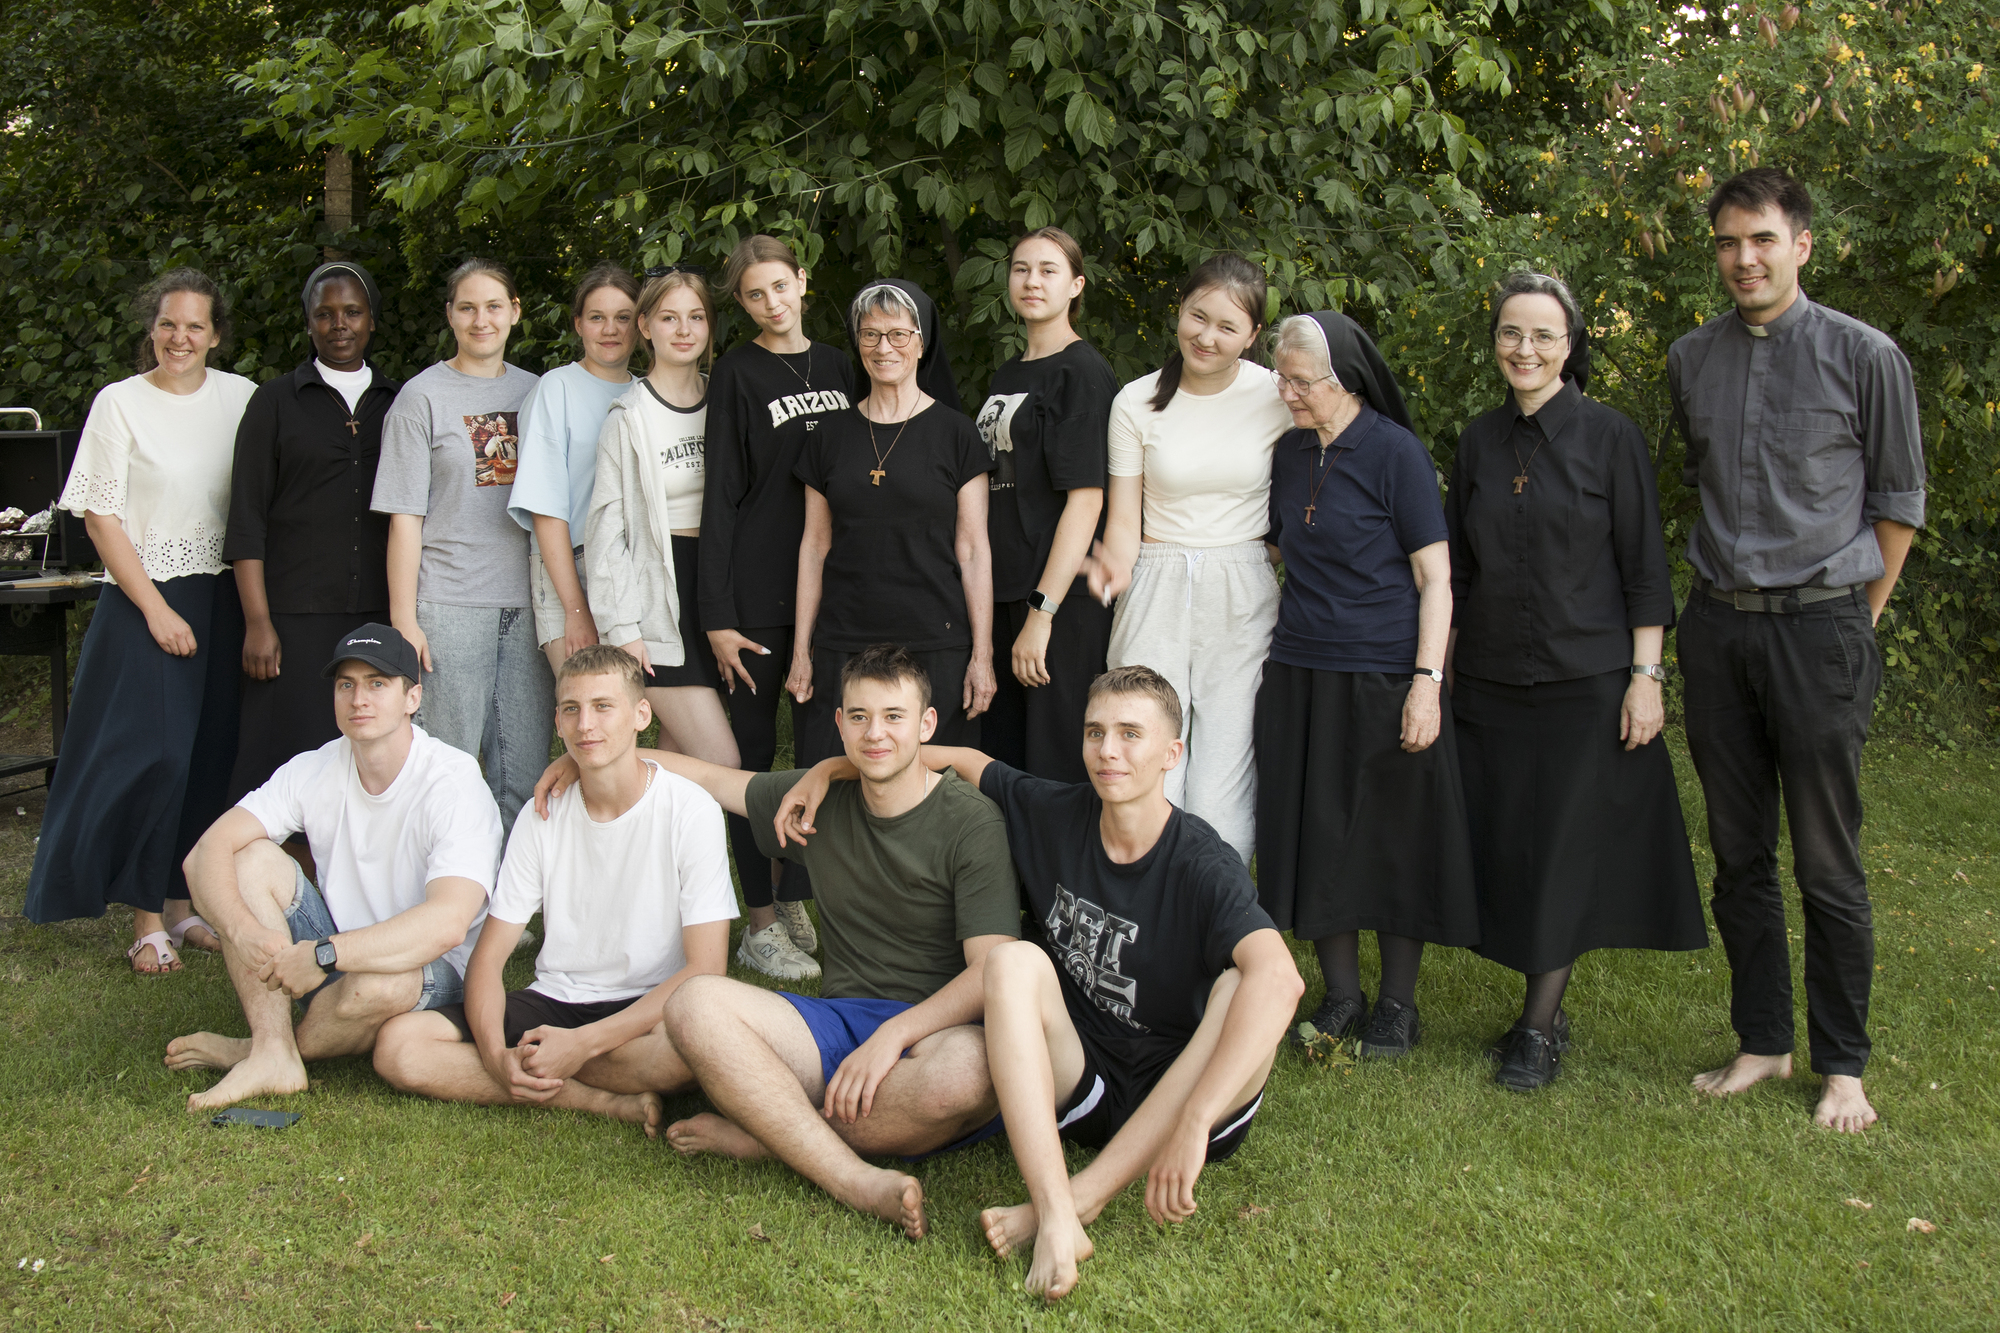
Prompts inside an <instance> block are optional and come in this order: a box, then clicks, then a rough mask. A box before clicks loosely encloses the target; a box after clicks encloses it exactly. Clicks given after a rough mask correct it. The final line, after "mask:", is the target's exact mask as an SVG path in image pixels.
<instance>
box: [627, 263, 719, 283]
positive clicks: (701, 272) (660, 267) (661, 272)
mask: <svg viewBox="0 0 2000 1333" xmlns="http://www.w3.org/2000/svg"><path fill="white" fill-rule="evenodd" d="M669 273H685V274H687V275H689V276H690V277H695V278H702V279H706V278H707V277H708V270H707V269H705V268H703V267H702V266H701V265H699V264H656V265H654V266H653V267H652V268H649V269H647V270H646V271H645V272H644V273H642V274H640V275H639V276H640V277H642V278H664V277H666V276H667V274H669Z"/></svg>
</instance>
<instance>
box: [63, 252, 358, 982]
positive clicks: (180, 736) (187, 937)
mask: <svg viewBox="0 0 2000 1333" xmlns="http://www.w3.org/2000/svg"><path fill="white" fill-rule="evenodd" d="M138 304H139V309H140V311H141V313H142V314H144V315H145V317H146V319H147V323H148V325H149V327H148V332H147V337H146V340H145V341H144V342H143V343H142V344H141V348H140V364H141V368H142V373H141V374H138V375H134V376H132V377H131V378H130V379H125V380H120V381H118V382H117V383H115V384H110V385H106V386H105V387H104V388H103V389H102V390H100V391H99V392H98V395H97V397H96V399H95V400H94V401H93V402H92V403H91V406H90V417H89V419H88V421H87V422H86V423H85V424H84V428H83V438H82V439H81V440H80V441H79V442H78V444H77V451H76V460H75V462H74V463H73V464H72V465H71V468H70V475H69V481H68V484H67V485H65V486H64V487H63V493H62V499H61V500H59V501H57V504H58V505H59V506H60V507H62V508H64V509H67V510H69V511H70V512H71V513H74V514H79V515H81V516H83V518H84V521H85V524H86V525H87V527H88V529H89V532H90V537H91V541H92V542H93V543H95V545H96V547H97V552H98V554H99V555H100V556H102V557H103V560H104V568H105V570H106V571H107V572H108V573H109V574H110V575H111V577H112V579H113V580H114V586H111V587H107V588H106V589H105V590H104V596H103V597H102V599H101V600H100V601H99V602H98V604H97V609H96V612H95V613H94V614H93V615H92V617H91V622H90V631H89V633H88V634H86V635H85V636H84V641H83V652H82V654H81V655H80V656H79V658H78V659H77V667H76V695H75V701H74V703H73V704H72V705H71V710H72V711H71V715H70V724H69V727H68V730H67V731H66V732H65V733H64V736H63V749H62V756H61V762H60V763H59V764H58V765H57V766H56V770H55V772H54V773H53V775H52V776H51V778H50V782H49V803H48V809H47V811H46V813H45V814H44V815H43V816H42V836H41V841H40V843H39V844H38V845H37V847H36V849H35V868H34V873H33V875H32V876H31V877H30V879H29V881H28V901H27V908H26V912H27V916H28V919H29V920H31V921H38V922H45V921H66V920H70V919H73V918H76V917H97V916H103V915H104V912H105V909H106V907H107V906H108V905H109V904H111V903H125V904H127V905H129V906H130V907H132V909H133V926H132V933H133V937H134V938H133V944H132V948H131V949H130V950H129V951H128V954H127V956H128V957H129V958H130V960H131V965H132V970H133V971H135V972H141V973H150V974H157V973H163V972H173V971H178V970H179V968H180V960H179V958H178V957H177V955H176V950H177V948H178V947H179V946H180V945H182V944H183V943H187V944H193V945H195V946H197V947H200V948H210V949H212V948H215V947H216V945H217V940H216V938H215V935H214V933H213V932H212V931H210V930H209V929H208V928H207V925H206V924H205V923H204V922H202V920H201V918H199V917H197V916H195V915H194V914H193V909H192V907H191V905H190V904H189V902H188V888H187V881H186V879H185V878H184V877H183V875H182V874H181V861H182V859H183V858H184V857H185V856H186V855H187V853H188V850H189V849H190V848H191V847H193V846H194V843H195V840H196V839H197V838H199V837H200V836H201V834H202V832H203V830H205V829H206V828H207V827H208V826H209V824H210V823H212V822H213V821H214V820H215V819H216V818H217V817H218V816H220V815H221V814H222V812H223V810H224V809H225V808H226V806H227V803H228V797H227V791H228V784H229V771H230V766H231V765H232V764H233V763H234V762H235V758H236V725H237V685H238V679H239V676H240V672H241V660H240V659H241V657H242V653H243V607H242V604H241V603H240V602H239V601H238V600H237V595H236V580H235V579H234V578H233V577H231V575H230V573H229V567H228V566H227V565H225V564H224V563H223V562H222V538H223V532H224V529H225V527H226V526H227V515H228V510H229V476H230V466H231V462H232V460H233V458H234V456H235V448H236V427H237V423H238V421H239V420H240V419H241V418H242V416H243V409H244V407H245V406H246V405H247V404H248V403H249V401H250V394H251V392H252V391H253V390H254V389H255V388H256V386H255V385H254V384H252V383H251V382H250V381H249V380H247V379H245V378H244V377H243V376H241V375H232V374H229V373H228V372H226V371H220V370H215V369H211V368H210V367H209V365H208V361H209V359H210V357H211V355H212V354H213V353H214V351H215V350H216V348H218V347H219V346H220V345H221V343H222V341H223V338H224V337H225V336H226V334H227V332H228V324H229V309H228V305H227V303H226V302H224V301H223V299H222V297H221V294H220V293H219V292H218V291H217V290H216V286H215V284H214V282H212V281H211V280H210V279H209V278H208V277H207V276H205V275H204V274H201V273H199V272H196V271H195V270H193V269H175V270H173V271H171V272H169V273H166V274H163V275H162V276H161V277H160V278H159V279H157V280H156V281H155V282H154V283H153V284H152V286H150V287H148V288H147V289H146V291H145V292H144V293H142V294H141V296H140V298H139V303H138ZM301 666H302V667H304V668H305V669H310V667H309V666H307V665H306V664H301ZM330 706H331V700H329V707H330Z"/></svg>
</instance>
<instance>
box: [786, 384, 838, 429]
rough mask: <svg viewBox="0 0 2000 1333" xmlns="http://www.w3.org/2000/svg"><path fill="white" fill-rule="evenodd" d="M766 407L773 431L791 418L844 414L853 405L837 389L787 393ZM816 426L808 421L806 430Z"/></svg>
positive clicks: (815, 422)
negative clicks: (835, 413)
mask: <svg viewBox="0 0 2000 1333" xmlns="http://www.w3.org/2000/svg"><path fill="white" fill-rule="evenodd" d="M766 406H767V407H769V408H770V409H771V427H772V429H774V430H775V429H776V428H778V427H779V426H782V425H784V424H785V423H786V422H787V421H790V420H791V419H792V418H793V417H796V416H803V415H805V414H806V413H808V412H815V413H817V412H844V411H846V410H847V409H848V408H849V407H851V406H853V404H851V403H849V402H848V401H847V395H846V394H844V393H842V392H841V391H840V390H838V389H814V390H813V391H812V392H811V393H788V394H785V395H784V396H783V397H781V398H773V399H772V400H771V401H770V402H769V403H767V404H766ZM818 424H819V422H817V421H808V422H807V423H806V429H807V430H811V429H812V428H813V427H814V426H817V425H818Z"/></svg>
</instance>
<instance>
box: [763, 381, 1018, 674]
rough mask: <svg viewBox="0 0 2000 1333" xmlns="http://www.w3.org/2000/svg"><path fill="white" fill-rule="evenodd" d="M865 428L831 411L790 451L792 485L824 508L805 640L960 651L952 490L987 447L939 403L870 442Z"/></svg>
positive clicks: (968, 630) (855, 418) (861, 421)
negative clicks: (821, 500)
mask: <svg viewBox="0 0 2000 1333" xmlns="http://www.w3.org/2000/svg"><path fill="white" fill-rule="evenodd" d="M870 425H871V423H870V422H869V420H868V418H866V417H864V416H862V415H861V413H860V411H859V410H858V409H856V410H852V411H847V412H836V413H834V414H833V415H832V416H830V417H828V418H827V419H826V422H825V423H824V424H823V425H822V426H821V427H820V429H819V430H817V431H815V432H814V433H813V437H812V439H811V441H810V442H808V443H807V445H806V448H805V452H804V453H803V454H802V455H801V456H800V458H799V466H798V478H799V480H800V481H802V482H804V483H805V484H806V485H808V486H810V487H812V488H813V489H814V490H816V491H818V492H819V493H820V494H821V495H823V496H825V497H826V503H827V507H828V508H829V509H831V510H832V511H833V544H832V546H830V547H829V548H828V550H827V553H826V565H825V569H824V573H823V574H822V577H821V579H820V601H819V619H818V621H817V622H816V623H815V624H814V626H813V632H812V641H813V645H814V646H815V647H818V648H832V649H835V650H837V651H839V652H847V653H858V652H860V651H861V650H862V649H863V648H866V647H868V646H870V645H871V644H877V643H900V644H902V645H903V646H904V647H905V648H908V649H909V650H910V651H911V652H934V651H936V650H938V649H940V648H964V647H967V646H969V645H970V644H971V643H972V620H971V617H970V616H968V615H967V614H966V609H965V584H964V581H963V579H962V577H961V576H960V573H959V567H958V552H957V537H958V492H959V490H960V488H961V487H963V486H964V485H965V483H967V482H968V481H971V480H972V479H973V478H974V477H977V476H979V475H981V474H982V473H984V472H987V471H990V470H991V469H992V467H993V462H992V460H991V459H990V458H988V457H987V453H986V445H985V444H984V443H983V442H982V441H981V440H980V438H979V432H978V431H976V430H974V429H973V428H972V421H971V419H970V418H968V417H967V416H966V415H965V413H963V412H958V411H954V410H953V409H951V408H949V407H946V406H945V405H944V404H942V403H932V404H931V405H930V406H929V407H927V408H925V409H924V410H923V411H921V412H919V413H917V414H916V415H915V416H913V417H911V418H910V419H909V420H908V421H906V422H902V421H899V422H895V423H893V424H889V425H879V424H877V425H874V430H873V434H872V437H871V434H870V429H869V427H870ZM878 472H879V473H880V475H879V476H878V475H877V473H878ZM796 551H797V548H796V547H794V555H793V560H794V563H795V564H796V562H797V554H796Z"/></svg>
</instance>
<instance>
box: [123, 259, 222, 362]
mask: <svg viewBox="0 0 2000 1333" xmlns="http://www.w3.org/2000/svg"><path fill="white" fill-rule="evenodd" d="M179 292H192V293H193V294H194V295H196V296H205V297H207V298H208V322H209V326H210V327H211V328H213V329H214V330H215V346H213V347H211V348H209V349H208V358H207V364H210V365H213V364H214V362H215V358H216V355H217V354H218V353H219V352H221V351H222V349H223V347H224V345H226V344H227V343H228V341H229V299H228V298H227V297H225V296H224V295H223V294H222V289H221V288H219V287H217V286H216V285H215V279H213V278H211V277H209V276H208V275H207V274H206V273H203V272H202V271H201V270H200V269H198V268H186V267H182V268H170V269H168V270H167V271H166V272H165V273H162V274H161V275H160V276H159V277H157V278H154V279H153V280H152V281H151V282H149V283H147V284H146V285H145V286H144V287H141V288H140V289H139V294H138V295H137V296H135V297H133V298H132V317H133V318H134V319H137V320H139V321H140V322H142V323H143V324H144V325H145V326H146V327H145V331H144V332H143V333H141V334H140V335H139V346H138V348H137V349H136V354H135V355H134V357H133V364H135V365H136V366H138V368H139V373H140V374H142V375H143V374H145V373H146V372H147V371H149V370H151V369H153V368H154V367H155V366H157V365H159V364H160V358H159V356H158V355H157V354H156V353H155V352H154V351H153V325H154V324H155V323H157V322H158V321H159V318H160V309H161V307H163V306H165V305H166V303H167V298H168V297H169V296H173V295H175V294H177V293H179Z"/></svg>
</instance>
